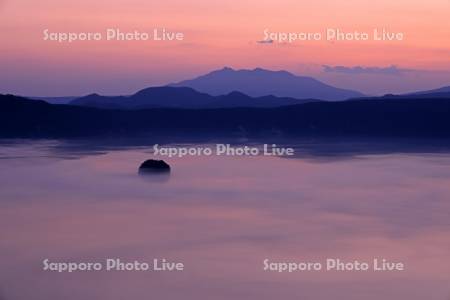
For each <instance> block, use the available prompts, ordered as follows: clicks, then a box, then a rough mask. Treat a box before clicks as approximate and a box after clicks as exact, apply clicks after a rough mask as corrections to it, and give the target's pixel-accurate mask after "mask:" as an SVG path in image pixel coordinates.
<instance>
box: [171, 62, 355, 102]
mask: <svg viewBox="0 0 450 300" xmlns="http://www.w3.org/2000/svg"><path fill="white" fill-rule="evenodd" d="M170 86H177V87H190V88H193V89H195V90H197V91H200V92H203V93H207V94H210V95H214V96H218V95H226V94H229V93H231V92H233V91H239V92H241V93H244V94H247V95H249V96H251V97H262V96H268V95H273V96H277V97H290V98H296V99H321V100H346V99H349V98H356V97H362V96H364V95H363V94H362V93H360V92H357V91H352V90H346V89H340V88H336V87H333V86H331V85H327V84H325V83H323V82H320V81H318V80H316V79H314V78H312V77H305V76H296V75H294V74H292V73H289V72H286V71H270V70H265V69H261V68H256V69H254V70H234V69H232V68H228V67H225V68H223V69H221V70H216V71H213V72H210V73H208V74H206V75H203V76H200V77H197V78H194V79H191V80H185V81H181V82H178V83H174V84H170Z"/></svg>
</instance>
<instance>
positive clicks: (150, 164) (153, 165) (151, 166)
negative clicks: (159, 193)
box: [139, 159, 170, 174]
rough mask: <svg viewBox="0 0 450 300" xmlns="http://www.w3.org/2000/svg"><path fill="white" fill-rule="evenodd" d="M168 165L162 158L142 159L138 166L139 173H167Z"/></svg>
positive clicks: (168, 170)
mask: <svg viewBox="0 0 450 300" xmlns="http://www.w3.org/2000/svg"><path fill="white" fill-rule="evenodd" d="M169 172H170V166H169V164H168V163H166V162H165V161H163V160H156V159H149V160H146V161H144V162H143V163H142V164H141V166H140V167H139V173H146V174H152V173H153V174H155V173H156V174H158V173H169Z"/></svg>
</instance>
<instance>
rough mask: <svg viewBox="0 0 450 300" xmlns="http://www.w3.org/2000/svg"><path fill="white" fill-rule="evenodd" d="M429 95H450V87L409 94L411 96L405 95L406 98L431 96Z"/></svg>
mask: <svg viewBox="0 0 450 300" xmlns="http://www.w3.org/2000/svg"><path fill="white" fill-rule="evenodd" d="M429 94H433V95H438V94H442V95H445V94H446V95H450V86H444V87H441V88H437V89H433V90H427V91H418V92H414V93H409V94H405V95H406V96H411V95H429Z"/></svg>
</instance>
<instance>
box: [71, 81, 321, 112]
mask: <svg viewBox="0 0 450 300" xmlns="http://www.w3.org/2000/svg"><path fill="white" fill-rule="evenodd" d="M313 101H317V100H313V99H306V100H305V99H293V98H281V97H275V96H264V97H257V98H252V97H249V96H247V95H245V94H243V93H240V92H231V93H229V94H227V95H222V96H217V97H215V96H211V95H208V94H205V93H200V92H197V91H196V90H194V89H191V88H188V87H169V86H164V87H150V88H146V89H143V90H141V91H138V92H137V93H135V94H133V95H131V96H101V95H98V94H90V95H87V96H84V97H80V98H77V99H75V100H72V101H71V102H70V104H71V105H77V106H88V107H96V108H107V109H133V110H136V109H146V108H158V107H159V108H227V107H276V106H284V105H293V104H302V103H308V102H313Z"/></svg>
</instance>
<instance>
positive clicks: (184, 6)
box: [0, 0, 450, 92]
mask: <svg viewBox="0 0 450 300" xmlns="http://www.w3.org/2000/svg"><path fill="white" fill-rule="evenodd" d="M449 12H450V2H449V1H448V0H432V1H428V2H427V3H424V2H423V1H419V0H412V1H404V0H400V1H395V2H394V1H388V0H381V1H377V2H373V1H368V0H350V1H339V2H338V1H331V0H318V1H315V2H314V3H312V2H310V1H294V0H280V1H267V0H266V1H263V0H259V1H257V0H247V1H241V2H231V1H225V0H212V1H211V0H210V1H206V0H194V1H182V0H167V1H163V2H162V1H144V0H128V1H125V0H116V1H106V0H79V1H73V2H72V1H70V2H69V1H57V0H42V1H31V0H14V1H11V0H6V1H3V2H0V15H1V19H0V23H1V27H0V32H1V35H2V38H3V42H2V44H1V45H0V53H1V54H2V55H1V57H0V63H1V64H2V65H4V66H7V68H8V70H9V72H10V73H9V74H8V75H10V77H9V78H4V77H2V78H1V79H2V81H4V82H6V83H8V82H9V83H11V86H17V85H18V84H14V83H15V82H16V81H18V80H19V79H20V78H21V76H24V78H27V79H28V80H32V78H34V77H33V76H37V74H44V75H45V78H46V79H48V81H46V82H44V81H43V82H42V83H36V84H37V85H41V84H43V86H39V87H36V92H37V91H39V90H44V91H45V89H46V87H45V84H50V82H51V81H52V80H56V81H58V80H59V79H60V78H61V76H63V77H65V80H66V81H69V80H70V79H71V78H73V79H78V76H80V77H87V78H89V77H91V76H92V79H91V80H94V81H95V79H96V78H98V77H102V76H104V77H105V78H104V79H102V80H103V82H101V81H98V82H97V84H96V85H95V84H94V82H93V84H92V87H94V86H97V87H98V88H99V89H100V90H104V91H106V92H107V91H108V86H110V85H111V83H112V82H115V78H116V79H117V78H118V77H124V76H125V77H126V76H131V77H133V79H136V80H135V81H134V82H135V84H131V85H128V86H126V87H125V86H124V87H123V91H124V92H126V91H129V90H132V89H135V88H139V86H140V85H142V84H164V83H167V82H171V81H177V80H181V79H184V78H185V77H189V76H193V75H198V74H201V73H203V72H206V71H209V70H211V69H215V68H221V67H223V66H225V65H226V66H231V67H234V68H254V67H265V68H271V69H286V70H289V71H292V72H294V73H297V74H299V73H303V72H304V71H305V68H302V67H299V66H305V65H306V66H316V67H315V68H316V69H317V66H321V65H343V66H378V67H386V66H390V65H396V66H399V67H401V68H407V69H420V70H424V71H427V72H429V71H430V72H434V71H437V72H442V73H443V75H442V76H441V77H442V78H441V77H439V76H437V77H436V78H440V79H439V80H440V81H439V80H438V82H441V81H442V82H443V83H444V82H445V81H446V80H447V81H448V83H450V78H447V79H446V78H445V77H446V76H448V74H449V73H448V72H449V70H450V59H449V57H450V55H449V54H450V21H449V19H448V14H449ZM107 28H119V29H120V30H121V31H133V30H139V31H142V32H149V31H152V30H153V28H167V30H171V31H177V32H182V33H184V36H185V39H184V41H182V42H155V41H147V42H143V41H122V42H115V41H87V42H86V41H84V42H73V43H58V42H49V41H44V40H43V30H44V29H49V31H50V32H104V31H105V30H106V29H107ZM327 28H340V29H341V30H344V31H347V32H353V31H358V32H372V30H373V29H374V28H379V29H381V28H386V29H388V30H389V31H392V32H402V33H404V35H405V38H404V40H403V41H378V42H374V41H344V42H328V41H323V40H322V41H306V42H295V43H292V44H277V43H273V44H259V43H257V41H259V40H262V39H263V38H264V35H263V31H264V29H268V30H270V31H272V32H324V31H325V30H326V29H327ZM26 71H28V72H29V73H30V75H24V72H26ZM65 72H66V73H65ZM83 72H90V74H91V75H86V74H85V75H84V76H83V75H82V73H83ZM314 72H316V73H317V72H319V71H317V70H316V71H314ZM314 72H313V73H312V74H310V75H317V74H314ZM31 74H33V76H31ZM77 74H78V75H77ZM114 74H115V75H114ZM28 76H29V78H28ZM114 76H116V77H114ZM128 78H129V77H128ZM5 79H6V80H5ZM138 79H139V80H138ZM42 80H43V79H42ZM130 80H131V78H130ZM66 81H65V82H66ZM331 81H333V80H331ZM26 84H27V83H22V85H23V86H24V87H25V86H26ZM61 84H62V85H64V84H65V83H64V82H61ZM80 84H82V83H81V82H80ZM424 85H425V84H424ZM92 87H86V90H87V89H91V88H92ZM141 87H142V86H141ZM0 88H2V89H6V90H8V89H9V90H12V91H14V88H12V87H9V86H5V87H1V86H0ZM68 88H69V90H70V89H73V90H74V92H75V91H77V88H74V87H73V84H72V85H71V84H68ZM16 89H17V87H16ZM24 90H30V92H31V91H33V89H32V88H24ZM19 92H20V91H19ZM80 92H84V90H83V91H80ZM111 92H117V90H111Z"/></svg>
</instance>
